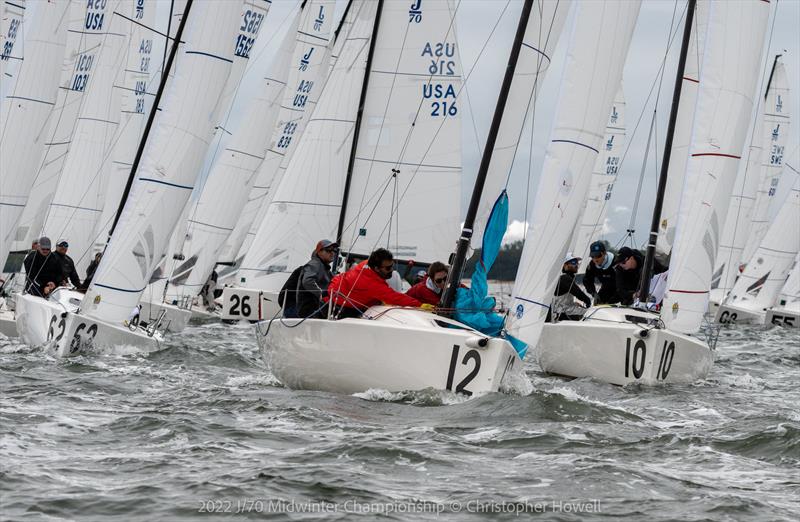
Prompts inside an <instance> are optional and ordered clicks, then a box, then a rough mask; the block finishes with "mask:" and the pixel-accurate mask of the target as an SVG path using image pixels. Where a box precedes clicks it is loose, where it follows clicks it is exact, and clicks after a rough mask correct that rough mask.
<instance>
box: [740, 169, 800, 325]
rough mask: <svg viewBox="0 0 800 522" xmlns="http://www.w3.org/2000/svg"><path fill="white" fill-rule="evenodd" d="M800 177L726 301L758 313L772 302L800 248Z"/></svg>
mask: <svg viewBox="0 0 800 522" xmlns="http://www.w3.org/2000/svg"><path fill="white" fill-rule="evenodd" d="M798 224H800V177H798V179H797V180H796V181H795V183H794V186H793V187H792V190H791V192H790V193H789V195H788V197H787V198H786V201H784V203H783V205H782V206H781V209H780V210H779V211H778V214H777V215H776V216H775V220H774V221H773V222H772V224H771V225H770V227H769V230H768V231H767V234H766V235H765V236H764V239H763V241H761V244H760V245H759V246H758V248H757V249H756V252H755V254H753V257H752V258H751V259H750V260H748V263H747V267H746V268H745V269H744V272H743V273H742V275H741V276H740V277H739V279H738V280H737V281H736V284H735V285H734V286H733V290H731V295H730V296H729V298H728V300H727V304H729V305H732V306H735V307H739V308H747V309H749V310H754V311H757V312H762V311H763V310H765V309H767V308H769V307H770V306H772V305H774V304H775V303H776V302H777V300H778V294H779V293H780V291H781V289H782V288H783V286H784V284H785V283H786V278H787V277H788V276H789V270H790V269H791V268H792V263H793V262H794V259H795V257H796V256H797V252H798V251H800V233H798V228H797V226H798Z"/></svg>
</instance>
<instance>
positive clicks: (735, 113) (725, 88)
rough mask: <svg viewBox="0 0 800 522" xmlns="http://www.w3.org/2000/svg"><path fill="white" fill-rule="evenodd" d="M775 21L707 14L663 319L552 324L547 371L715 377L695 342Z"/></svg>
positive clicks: (656, 220) (645, 291)
mask: <svg viewBox="0 0 800 522" xmlns="http://www.w3.org/2000/svg"><path fill="white" fill-rule="evenodd" d="M694 10H695V2H694V1H690V2H689V6H688V11H687V16H686V18H687V20H686V24H685V27H684V35H683V45H682V48H681V59H680V62H679V67H678V75H677V78H676V81H675V91H674V95H673V106H672V111H671V113H670V124H669V130H668V135H667V143H666V145H665V149H666V150H667V154H665V157H664V160H663V164H662V167H661V177H660V178H659V190H658V196H657V200H656V206H655V209H654V212H653V221H652V227H651V233H650V240H649V243H648V251H647V257H646V260H645V267H644V269H643V274H642V287H641V289H640V295H648V296H649V295H650V294H649V283H650V270H651V267H652V259H653V256H654V254H655V249H656V239H657V236H658V233H659V228H660V226H661V208H660V205H661V202H663V197H664V192H665V189H666V185H667V184H668V183H671V182H672V181H670V180H669V179H668V177H667V175H666V173H667V171H668V170H669V163H670V154H669V151H671V150H672V148H671V144H670V141H671V140H672V137H673V136H674V130H675V123H676V119H677V114H678V105H679V103H680V102H682V101H683V100H682V99H681V83H682V80H683V75H684V71H683V69H684V67H685V63H686V54H687V48H688V40H689V39H690V35H691V25H692V18H693V17H694V14H695V12H694ZM698 14H699V13H698ZM768 16H769V5H767V4H764V3H763V2H755V1H753V2H737V3H731V4H728V3H711V5H710V6H709V18H708V30H707V34H706V38H705V43H704V46H705V50H704V58H703V65H702V74H701V77H700V80H699V90H698V91H697V102H696V107H695V111H694V112H695V117H694V123H693V131H692V140H691V145H690V150H689V159H688V161H687V164H686V165H687V167H686V178H685V181H684V188H683V191H682V193H681V203H680V211H679V216H678V222H677V224H676V236H675V242H674V248H673V254H672V259H671V266H670V273H669V277H668V281H667V282H668V285H669V286H668V291H667V294H666V297H665V300H664V305H663V308H662V312H661V315H660V316H659V315H658V314H653V313H649V312H647V311H645V310H642V309H638V308H627V307H613V306H612V307H594V308H590V309H589V310H588V311H587V312H586V314H585V315H584V317H583V319H582V320H581V321H577V322H570V321H562V322H560V323H557V324H554V325H548V326H547V327H546V328H545V329H544V332H543V334H542V337H541V340H540V343H539V347H538V349H539V364H540V366H541V367H542V369H543V370H545V371H546V372H549V373H553V374H560V375H566V376H570V377H592V378H595V379H598V380H601V381H604V382H609V383H612V384H618V385H625V384H629V383H640V384H645V385H654V384H662V383H676V382H692V381H694V380H697V379H700V378H703V377H704V376H705V375H707V373H708V372H709V371H710V368H711V366H712V364H713V352H712V349H711V347H710V346H709V344H708V343H707V342H705V341H703V340H701V339H698V338H696V337H693V336H691V335H688V334H692V333H695V332H697V331H698V330H699V328H700V326H701V320H702V317H703V313H704V312H705V308H706V304H707V298H708V290H709V286H710V283H711V276H712V270H713V264H714V263H713V262H714V254H715V253H716V248H715V245H716V244H717V243H718V241H719V237H718V235H719V227H720V226H722V225H723V224H724V218H725V216H724V214H723V212H724V211H726V210H727V203H728V199H727V198H729V197H730V194H731V192H732V188H733V181H734V178H735V175H736V170H737V166H738V160H739V156H740V151H741V150H742V148H743V146H744V139H745V134H746V130H747V122H748V119H749V114H750V111H751V110H752V100H753V98H754V96H753V94H752V93H754V92H755V80H756V78H757V74H756V70H757V67H758V64H759V61H760V58H761V50H762V45H761V43H762V42H763V41H764V34H765V31H766V23H767V19H768ZM737 29H740V31H737ZM745 30H746V31H747V33H748V34H749V35H751V36H752V37H751V38H748V39H747V42H746V43H745V42H743V41H741V40H740V38H741V34H742V31H745ZM754 42H755V44H754ZM717 107H725V110H724V111H719V110H716V108H717ZM723 113H724V117H723ZM704 245H708V248H710V250H709V249H708V248H706V247H704ZM524 259H525V258H524V254H523V260H524ZM523 262H524V261H523ZM513 331H514V330H513V329H512V332H513Z"/></svg>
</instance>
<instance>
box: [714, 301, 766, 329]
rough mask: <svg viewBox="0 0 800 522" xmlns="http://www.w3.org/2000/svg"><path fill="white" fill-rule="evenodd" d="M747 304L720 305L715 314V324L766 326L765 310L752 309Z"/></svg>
mask: <svg viewBox="0 0 800 522" xmlns="http://www.w3.org/2000/svg"><path fill="white" fill-rule="evenodd" d="M746 305H747V303H746V302H744V303H743V302H739V303H737V304H736V305H732V304H730V303H724V304H720V305H719V308H717V311H716V312H715V313H714V322H715V323H719V324H764V316H765V311H764V309H763V308H750V307H748V306H746Z"/></svg>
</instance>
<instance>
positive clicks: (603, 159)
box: [569, 86, 625, 266]
mask: <svg viewBox="0 0 800 522" xmlns="http://www.w3.org/2000/svg"><path fill="white" fill-rule="evenodd" d="M624 148H625V99H624V97H623V93H622V87H621V86H620V88H619V91H618V92H617V95H616V96H615V97H614V103H613V104H611V114H609V116H608V123H607V124H606V135H605V137H604V138H603V148H602V149H601V150H600V154H598V156H597V161H596V162H595V164H594V170H592V180H591V182H590V184H589V196H588V197H587V199H586V205H585V207H584V209H583V215H582V216H581V220H580V225H579V226H578V229H577V230H576V231H575V234H574V236H573V241H572V245H571V246H570V249H569V251H570V252H573V253H574V254H575V255H576V256H579V257H581V258H583V259H584V260H585V262H584V263H583V264H584V266H585V263H586V262H588V259H589V246H590V245H591V244H592V242H593V241H596V240H597V239H598V238H599V237H600V236H601V235H603V230H604V228H605V221H606V214H607V213H608V200H610V199H611V194H612V193H613V190H614V183H615V182H616V180H617V173H618V171H619V164H620V160H621V157H622V151H623V149H624Z"/></svg>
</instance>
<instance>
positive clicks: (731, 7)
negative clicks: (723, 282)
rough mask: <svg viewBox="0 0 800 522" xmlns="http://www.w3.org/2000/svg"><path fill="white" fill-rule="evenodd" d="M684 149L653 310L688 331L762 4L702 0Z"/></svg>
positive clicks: (697, 314)
mask: <svg viewBox="0 0 800 522" xmlns="http://www.w3.org/2000/svg"><path fill="white" fill-rule="evenodd" d="M710 9H711V10H710V14H709V24H708V32H707V35H706V41H705V53H704V57H703V66H702V76H701V78H700V87H699V91H698V95H697V107H696V111H695V119H694V124H693V130H692V143H691V148H690V157H689V160H688V162H687V168H686V177H685V182H684V188H683V192H682V194H681V204H680V212H679V216H678V223H677V231H678V232H677V236H676V239H675V244H674V246H673V252H672V258H671V260H670V275H669V281H668V282H669V288H668V290H667V294H666V296H665V298H664V308H663V312H662V314H661V317H662V318H663V319H664V321H665V323H666V324H667V326H668V327H669V328H670V329H673V330H676V331H678V332H682V333H693V332H696V331H697V330H698V329H699V328H700V325H701V322H702V319H703V314H704V313H705V312H706V308H707V306H708V297H709V295H708V293H709V290H710V285H711V278H712V275H713V271H714V263H715V259H716V254H717V249H718V246H719V239H720V234H721V232H722V228H723V227H724V226H725V218H726V214H727V211H728V205H729V202H730V196H731V193H732V191H733V185H734V182H735V181H736V173H737V170H738V167H739V162H740V157H741V154H742V150H743V149H744V145H745V139H746V137H747V128H748V123H749V119H750V115H751V112H752V109H753V101H754V97H755V96H756V95H757V94H756V84H757V80H758V68H759V65H760V63H761V56H762V51H763V48H764V35H765V32H766V27H767V19H768V18H769V9H770V4H768V3H765V2H761V1H758V0H747V1H741V2H713V3H711V6H710Z"/></svg>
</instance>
